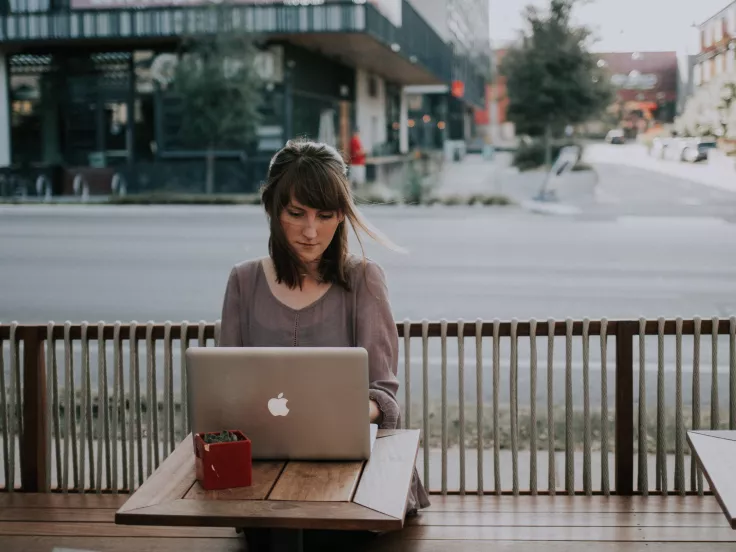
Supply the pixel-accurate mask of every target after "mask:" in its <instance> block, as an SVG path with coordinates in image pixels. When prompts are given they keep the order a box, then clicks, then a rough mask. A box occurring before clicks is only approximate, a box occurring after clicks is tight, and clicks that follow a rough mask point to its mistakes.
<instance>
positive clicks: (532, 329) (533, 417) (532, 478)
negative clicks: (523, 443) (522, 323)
mask: <svg viewBox="0 0 736 552" xmlns="http://www.w3.org/2000/svg"><path fill="white" fill-rule="evenodd" d="M529 411H530V414H529V417H530V420H529V425H530V426H531V428H530V435H529V490H530V491H531V494H532V496H535V495H536V494H537V321H536V320H531V321H530V322H529Z"/></svg>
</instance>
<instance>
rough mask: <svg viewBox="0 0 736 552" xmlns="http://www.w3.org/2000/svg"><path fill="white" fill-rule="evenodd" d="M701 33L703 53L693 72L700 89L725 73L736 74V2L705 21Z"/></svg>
mask: <svg viewBox="0 0 736 552" xmlns="http://www.w3.org/2000/svg"><path fill="white" fill-rule="evenodd" d="M698 31H699V33H700V37H699V38H700V41H699V42H700V51H699V52H698V54H697V57H696V59H695V67H694V71H693V85H694V88H696V89H697V88H698V87H699V86H701V85H703V84H705V83H708V82H710V81H711V80H713V79H715V78H716V77H718V76H720V75H722V74H723V73H735V72H736V2H732V3H731V4H730V5H728V6H726V7H725V8H723V9H722V10H721V11H719V12H718V13H716V14H714V15H712V16H711V17H709V18H708V19H706V20H705V21H703V22H702V23H701V24H700V25H698Z"/></svg>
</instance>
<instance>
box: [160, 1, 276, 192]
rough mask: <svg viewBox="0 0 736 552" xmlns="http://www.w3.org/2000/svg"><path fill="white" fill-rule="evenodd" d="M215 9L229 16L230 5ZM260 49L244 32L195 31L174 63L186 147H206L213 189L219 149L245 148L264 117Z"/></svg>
mask: <svg viewBox="0 0 736 552" xmlns="http://www.w3.org/2000/svg"><path fill="white" fill-rule="evenodd" d="M215 13H216V15H218V16H221V17H222V18H218V20H219V21H223V20H225V17H226V16H227V11H226V10H225V9H224V8H223V9H222V11H218V12H215ZM223 16H224V17H223ZM257 52H258V49H257V48H256V46H255V42H254V39H253V38H252V37H250V36H248V35H246V34H244V33H242V32H240V33H235V32H232V31H227V32H220V33H219V34H217V35H202V36H195V37H192V38H189V39H186V40H185V41H183V43H182V51H181V54H180V56H179V59H178V61H177V63H176V65H175V67H174V69H173V77H172V80H171V89H170V93H171V94H173V95H174V96H175V97H176V98H177V99H178V100H179V108H180V110H181V118H180V121H179V122H180V127H179V137H180V139H181V141H182V143H183V145H184V146H185V147H187V148H191V149H194V150H197V149H198V150H202V149H204V150H205V151H206V155H205V157H206V163H207V170H206V184H205V190H206V192H207V193H208V194H211V193H213V192H214V189H215V181H214V180H215V157H216V154H217V151H218V150H225V149H229V150H232V149H240V150H243V151H245V149H246V147H247V145H248V143H249V142H251V141H252V140H253V138H254V137H255V135H256V131H257V129H258V127H259V125H260V123H261V120H262V117H261V111H260V109H261V105H262V99H263V98H262V96H263V92H262V89H263V86H262V85H263V83H262V80H261V78H260V76H259V73H258V70H257V66H256V55H257Z"/></svg>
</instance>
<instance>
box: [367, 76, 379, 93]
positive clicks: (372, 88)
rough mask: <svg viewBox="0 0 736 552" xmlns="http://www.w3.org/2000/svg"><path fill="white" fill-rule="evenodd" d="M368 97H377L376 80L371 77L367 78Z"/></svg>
mask: <svg viewBox="0 0 736 552" xmlns="http://www.w3.org/2000/svg"><path fill="white" fill-rule="evenodd" d="M368 96H369V97H371V98H377V97H378V79H376V77H374V76H373V75H370V76H369V77H368Z"/></svg>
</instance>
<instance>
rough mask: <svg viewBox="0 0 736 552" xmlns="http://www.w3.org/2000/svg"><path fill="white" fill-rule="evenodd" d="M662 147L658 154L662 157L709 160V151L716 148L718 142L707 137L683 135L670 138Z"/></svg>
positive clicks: (680, 159) (693, 161)
mask: <svg viewBox="0 0 736 552" xmlns="http://www.w3.org/2000/svg"><path fill="white" fill-rule="evenodd" d="M660 147H661V148H662V151H661V153H660V155H659V156H658V157H659V158H660V159H671V160H672V161H684V162H687V163H697V162H698V161H705V160H707V159H708V152H709V151H710V150H711V149H713V148H716V147H717V144H716V142H715V141H714V140H710V139H707V138H692V137H682V138H670V139H669V140H668V141H667V142H666V143H665V144H664V145H662V146H660Z"/></svg>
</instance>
